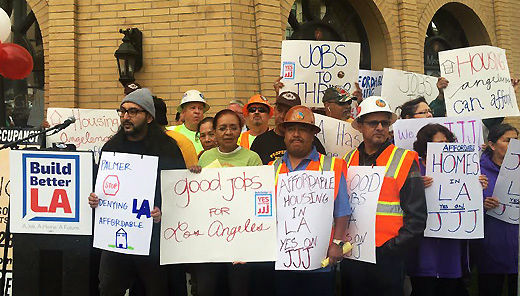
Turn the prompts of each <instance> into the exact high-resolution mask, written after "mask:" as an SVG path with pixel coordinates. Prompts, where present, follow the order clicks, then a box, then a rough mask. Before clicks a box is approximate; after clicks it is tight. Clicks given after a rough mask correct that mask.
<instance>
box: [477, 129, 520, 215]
mask: <svg viewBox="0 0 520 296" xmlns="http://www.w3.org/2000/svg"><path fill="white" fill-rule="evenodd" d="M493 196H494V197H496V198H498V203H499V206H498V208H496V209H492V210H488V211H486V214H488V215H490V216H491V217H495V218H497V219H499V220H502V221H504V222H507V223H511V224H518V218H519V216H520V206H519V203H518V202H519V199H520V141H519V140H517V139H511V141H510V142H509V146H508V147H507V152H506V156H505V157H504V160H503V162H502V166H500V172H499V173H498V177H497V182H496V183H495V189H494V190H493ZM486 197H489V196H484V198H486Z"/></svg>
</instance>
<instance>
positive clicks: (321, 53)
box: [281, 40, 361, 107]
mask: <svg viewBox="0 0 520 296" xmlns="http://www.w3.org/2000/svg"><path fill="white" fill-rule="evenodd" d="M360 50H361V45H360V44H359V43H351V42H333V41H308V40H285V41H282V54H281V76H282V80H281V81H282V83H283V84H284V87H283V88H282V90H281V91H292V92H295V93H297V94H298V95H299V96H300V98H301V100H302V105H305V106H307V107H322V106H323V103H322V101H321V99H322V98H323V94H324V93H325V90H326V89H327V88H329V87H331V86H341V87H343V88H344V89H346V90H347V91H348V92H352V91H353V90H354V82H356V81H358V79H359V77H358V76H359V56H360Z"/></svg>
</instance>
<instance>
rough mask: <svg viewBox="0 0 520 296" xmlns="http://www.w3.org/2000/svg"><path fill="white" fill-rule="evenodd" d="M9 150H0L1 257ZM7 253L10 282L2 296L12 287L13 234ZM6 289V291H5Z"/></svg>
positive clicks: (7, 189)
mask: <svg viewBox="0 0 520 296" xmlns="http://www.w3.org/2000/svg"><path fill="white" fill-rule="evenodd" d="M9 152H10V150H9V149H4V150H0V247H1V248H0V250H2V253H1V254H2V257H3V247H4V245H5V240H6V233H5V231H6V226H7V219H8V215H9V195H10V188H9V183H10V182H9ZM8 248H9V249H8V251H7V266H6V267H7V268H6V270H7V279H8V280H7V282H6V283H9V282H11V284H10V285H9V287H7V286H6V287H5V288H6V292H7V293H6V294H4V295H12V294H11V286H12V272H13V234H10V237H9V245H8ZM0 267H1V265H0ZM0 272H1V268H0ZM7 288H8V290H7Z"/></svg>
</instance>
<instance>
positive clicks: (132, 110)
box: [116, 107, 146, 117]
mask: <svg viewBox="0 0 520 296" xmlns="http://www.w3.org/2000/svg"><path fill="white" fill-rule="evenodd" d="M116 111H117V114H118V115H119V117H123V116H125V113H128V116H130V117H134V116H136V115H137V113H139V112H146V110H144V109H138V108H130V109H125V108H123V107H121V108H119V109H117V110H116Z"/></svg>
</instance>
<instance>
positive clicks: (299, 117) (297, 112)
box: [278, 105, 321, 134]
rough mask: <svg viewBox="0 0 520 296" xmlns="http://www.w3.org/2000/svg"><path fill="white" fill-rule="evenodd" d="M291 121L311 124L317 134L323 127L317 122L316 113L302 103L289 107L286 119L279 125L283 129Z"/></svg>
mask: <svg viewBox="0 0 520 296" xmlns="http://www.w3.org/2000/svg"><path fill="white" fill-rule="evenodd" d="M289 123H301V124H305V125H308V126H311V127H312V128H313V129H314V133H315V134H317V133H319V132H320V131H321V129H320V128H319V127H318V126H317V125H316V124H315V119H314V113H312V111H311V109H309V108H308V107H305V106H302V105H298V106H294V107H292V108H291V109H289V111H287V114H285V118H284V121H283V122H282V123H280V124H279V125H278V126H279V127H281V129H282V130H283V129H285V126H286V125H287V124H289Z"/></svg>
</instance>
